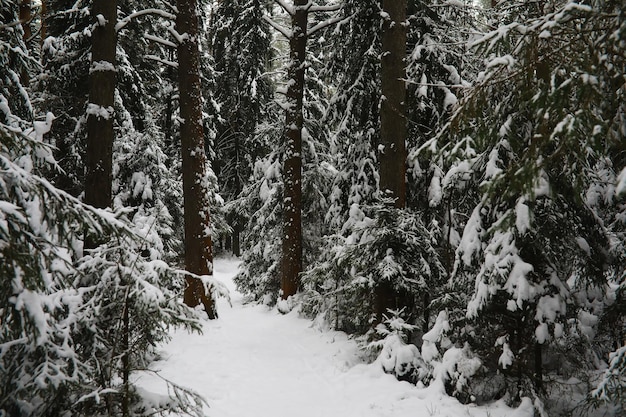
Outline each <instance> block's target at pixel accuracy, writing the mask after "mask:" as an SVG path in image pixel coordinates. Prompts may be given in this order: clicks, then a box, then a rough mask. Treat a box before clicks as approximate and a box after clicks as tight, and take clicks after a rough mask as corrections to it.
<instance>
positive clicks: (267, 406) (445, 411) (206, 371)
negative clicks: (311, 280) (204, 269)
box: [140, 259, 532, 417]
mask: <svg viewBox="0 0 626 417" xmlns="http://www.w3.org/2000/svg"><path fill="white" fill-rule="evenodd" d="M238 265H239V261H238V260H236V259H217V260H216V262H215V272H214V273H215V277H216V278H217V279H219V280H221V281H223V282H224V283H225V284H226V285H227V286H228V288H229V289H230V292H231V302H232V307H231V306H230V305H229V304H228V301H226V300H225V299H220V300H218V312H219V319H218V320H214V321H207V322H206V323H205V324H204V332H203V334H202V335H198V334H188V333H186V332H183V331H178V332H175V333H174V334H173V339H172V341H171V342H170V343H169V344H167V345H166V346H164V347H163V360H162V361H159V362H157V363H156V364H155V365H154V368H155V369H159V370H160V373H161V375H162V376H163V377H165V378H168V379H170V380H172V381H173V382H175V383H177V384H180V385H183V386H186V387H188V388H192V389H193V390H195V391H197V392H198V393H200V394H201V395H202V396H204V398H205V399H206V400H207V402H208V403H209V405H210V408H209V409H207V410H206V413H207V415H208V416H210V417H409V416H410V417H438V416H441V417H464V416H465V417H483V416H485V417H486V416H491V417H505V416H507V417H526V416H528V415H532V414H527V413H526V412H525V411H526V410H522V409H517V410H512V409H510V408H508V407H506V406H505V405H503V404H496V405H493V406H490V407H489V408H487V407H477V406H474V405H470V406H463V405H461V404H459V403H458V402H457V401H456V400H454V399H452V398H450V397H448V396H446V395H445V394H443V393H441V392H438V391H437V390H435V389H434V388H425V389H419V388H417V387H415V386H413V385H410V384H408V383H405V382H398V381H397V380H396V379H395V378H394V377H392V376H390V375H386V374H384V373H383V372H382V371H380V370H378V369H376V367H374V366H367V365H362V364H360V360H359V358H358V349H357V345H356V343H355V342H353V341H351V340H349V339H348V338H347V337H346V335H345V334H343V333H340V332H332V331H328V332H327V331H320V330H318V329H317V328H315V327H314V326H313V325H312V323H311V321H310V320H305V319H302V318H299V317H298V315H297V312H292V313H290V314H287V315H282V314H280V313H278V312H277V310H276V309H275V308H274V309H269V308H268V307H266V306H260V305H253V304H244V303H243V297H242V295H241V294H240V293H238V292H237V291H236V290H235V285H234V283H233V282H232V278H233V276H234V275H235V274H236V273H237V268H238ZM140 385H142V386H143V387H144V388H146V389H148V390H153V391H159V390H161V389H162V387H159V386H158V383H157V380H156V379H154V378H150V377H148V376H145V377H142V380H141V382H140Z"/></svg>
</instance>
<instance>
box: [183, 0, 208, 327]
mask: <svg viewBox="0 0 626 417" xmlns="http://www.w3.org/2000/svg"><path fill="white" fill-rule="evenodd" d="M177 6H178V16H177V19H176V30H177V31H178V33H179V34H181V36H182V39H183V41H182V42H181V43H180V44H179V45H178V84H179V97H180V98H179V102H180V117H181V120H182V121H181V124H180V139H181V151H182V171H183V195H184V197H183V200H184V207H185V267H186V269H187V271H189V272H191V273H193V274H196V275H212V274H213V253H212V251H211V249H212V248H211V235H210V231H209V230H210V218H209V203H208V192H209V190H208V189H207V186H206V184H207V182H206V155H205V151H204V131H203V127H202V94H201V85H200V51H199V49H198V24H199V22H198V12H197V7H198V5H197V2H196V0H178V1H177ZM186 281H187V288H185V294H184V302H185V304H187V305H188V306H189V307H195V306H197V305H199V304H200V303H202V304H203V305H204V309H205V310H206V313H207V314H208V316H209V318H210V319H214V318H217V312H216V309H215V300H213V297H212V295H211V294H209V295H208V296H207V294H206V291H205V288H204V284H203V283H202V281H201V280H200V279H198V278H195V277H191V276H187V278H186Z"/></svg>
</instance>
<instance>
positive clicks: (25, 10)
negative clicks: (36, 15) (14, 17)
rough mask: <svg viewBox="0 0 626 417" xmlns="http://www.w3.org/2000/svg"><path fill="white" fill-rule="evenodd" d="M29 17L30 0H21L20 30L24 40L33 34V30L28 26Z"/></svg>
mask: <svg viewBox="0 0 626 417" xmlns="http://www.w3.org/2000/svg"><path fill="white" fill-rule="evenodd" d="M31 18H32V16H31V8H30V0H22V1H21V2H20V22H21V23H22V30H23V31H24V42H26V41H27V40H29V39H30V37H31V36H33V32H32V30H31V28H30V20H31Z"/></svg>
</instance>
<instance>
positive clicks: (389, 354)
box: [367, 310, 427, 383]
mask: <svg viewBox="0 0 626 417" xmlns="http://www.w3.org/2000/svg"><path fill="white" fill-rule="evenodd" d="M401 316H402V311H397V310H390V311H388V315H385V319H384V321H383V322H382V323H379V324H378V325H377V326H376V328H375V332H376V335H375V337H378V338H380V339H379V340H374V341H372V342H370V343H369V344H368V345H367V349H368V350H370V351H373V352H375V353H377V357H376V360H375V361H374V364H375V366H380V367H381V368H382V369H383V371H385V372H386V373H388V374H392V375H394V376H396V377H397V378H398V379H399V380H401V381H409V382H414V383H415V382H417V381H420V380H422V379H424V377H425V376H426V374H427V370H426V364H425V363H424V361H423V359H422V356H421V355H420V351H419V349H418V348H417V346H415V345H414V344H411V343H408V340H409V337H410V334H411V332H413V331H414V330H415V328H416V326H413V325H411V324H408V323H407V322H405V321H404V319H402V317H401Z"/></svg>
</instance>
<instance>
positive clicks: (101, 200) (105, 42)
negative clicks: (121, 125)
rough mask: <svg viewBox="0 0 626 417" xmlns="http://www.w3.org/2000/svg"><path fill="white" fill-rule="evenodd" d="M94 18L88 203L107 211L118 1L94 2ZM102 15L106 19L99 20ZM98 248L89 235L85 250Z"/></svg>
mask: <svg viewBox="0 0 626 417" xmlns="http://www.w3.org/2000/svg"><path fill="white" fill-rule="evenodd" d="M91 15H92V16H94V23H95V27H94V30H93V32H92V34H91V68H90V70H89V104H88V105H87V157H86V168H87V173H86V178H85V203H87V204H90V205H92V206H94V207H98V208H105V207H110V206H111V193H112V192H111V184H112V181H113V173H112V166H113V140H114V132H113V118H114V110H113V100H114V96H115V83H116V79H115V62H116V59H115V49H116V45H117V34H116V32H115V23H116V22H117V1H116V0H94V2H93V6H92V10H91ZM99 15H101V16H102V17H103V19H100V20H98V19H96V18H95V16H99ZM96 245H97V242H95V241H93V239H92V238H91V237H90V236H86V238H85V247H87V248H94V247H95V246H96Z"/></svg>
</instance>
